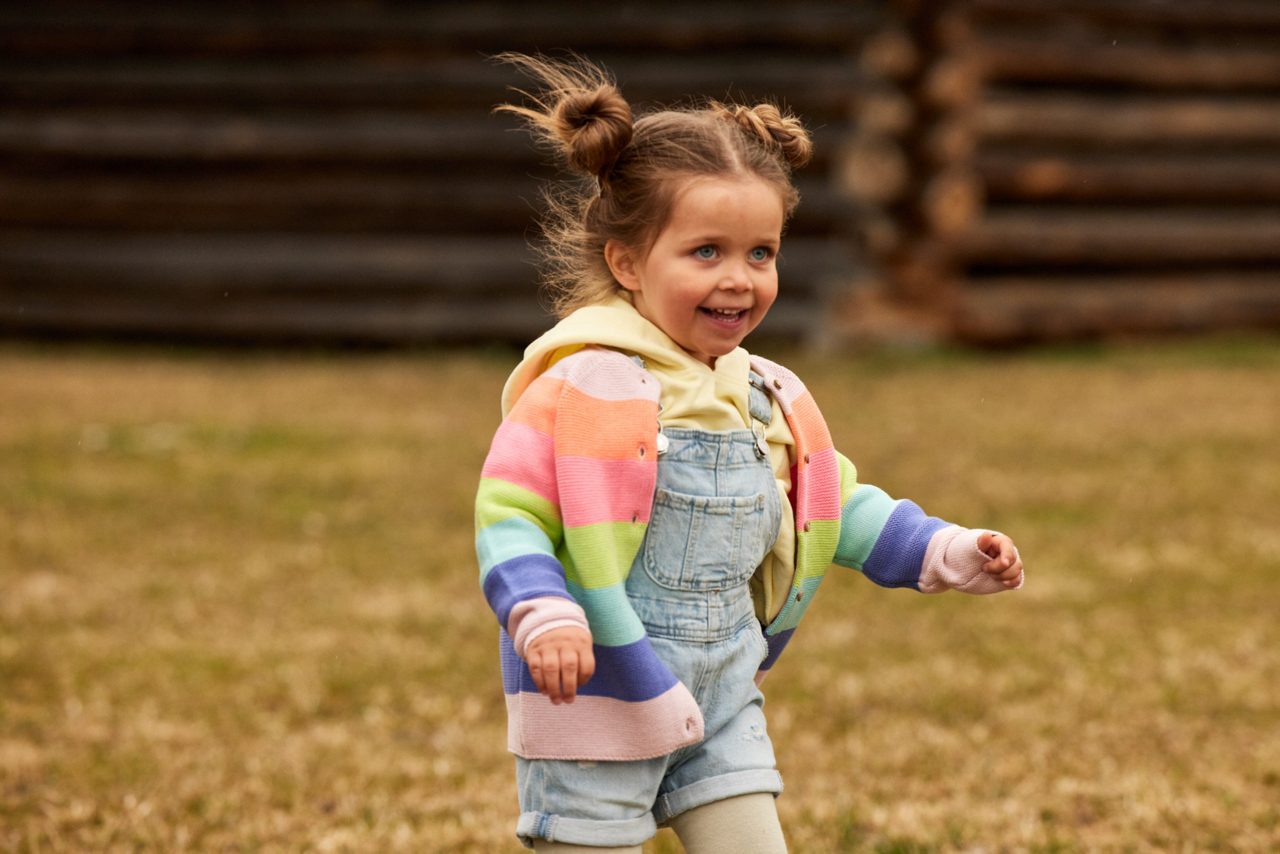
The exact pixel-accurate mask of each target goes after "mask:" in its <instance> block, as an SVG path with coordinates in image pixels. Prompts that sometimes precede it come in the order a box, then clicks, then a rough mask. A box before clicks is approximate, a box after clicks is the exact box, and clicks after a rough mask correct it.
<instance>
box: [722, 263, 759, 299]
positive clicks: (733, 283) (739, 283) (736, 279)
mask: <svg viewBox="0 0 1280 854" xmlns="http://www.w3.org/2000/svg"><path fill="white" fill-rule="evenodd" d="M720 290H722V291H733V292H735V293H736V292H740V291H749V290H751V271H750V270H749V269H748V268H747V265H746V263H745V262H737V263H732V264H729V265H728V266H727V267H725V269H724V275H723V276H721V278H720Z"/></svg>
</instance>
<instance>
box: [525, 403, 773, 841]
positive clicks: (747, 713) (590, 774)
mask: <svg viewBox="0 0 1280 854" xmlns="http://www.w3.org/2000/svg"><path fill="white" fill-rule="evenodd" d="M666 434H667V437H668V440H669V449H668V450H667V452H666V453H664V454H663V455H662V457H660V458H659V462H658V490H657V493H656V496H655V499H654V506H653V515H652V519H651V521H650V524H649V529H648V531H647V533H646V535H645V540H644V543H643V545H642V546H641V549H640V553H639V554H638V555H637V557H636V560H635V562H634V564H633V565H632V568H631V573H630V575H629V576H628V578H627V595H628V598H629V599H630V600H631V604H632V606H633V607H634V608H635V610H636V613H637V615H638V616H639V617H640V619H641V621H642V622H643V623H644V626H645V629H646V631H647V632H648V635H649V638H650V640H651V642H652V643H653V646H654V650H655V651H656V652H657V654H658V656H659V657H660V658H661V659H662V660H663V662H664V663H666V664H667V666H668V667H670V668H671V669H672V671H673V672H674V673H675V675H676V677H677V678H678V679H680V681H681V682H683V683H684V684H685V686H686V687H688V688H689V690H690V691H691V692H692V693H693V696H694V698H695V699H696V700H697V701H698V705H699V707H700V708H701V710H702V714H703V718H704V720H705V738H704V739H703V740H702V741H701V742H699V743H697V744H694V745H690V746H688V747H684V748H681V749H680V750H677V751H676V752H674V753H671V754H669V755H667V756H662V757H658V758H656V759H646V760H640V761H631V762H606V761H601V762H577V761H557V760H547V759H533V760H526V759H522V758H519V757H517V758H516V782H517V787H518V789H519V794H520V809H521V815H520V819H519V822H518V824H517V828H516V834H517V836H519V837H520V839H521V841H522V842H524V844H525V845H526V846H529V847H532V844H533V840H534V839H546V840H551V841H555V842H565V843H570V844H577V845H596V846H624V845H639V844H641V843H643V842H644V841H645V840H647V839H649V838H650V837H652V836H653V835H654V834H655V833H656V832H657V829H658V826H659V825H662V824H665V823H666V822H667V821H668V820H670V819H671V818H672V817H674V816H677V815H679V814H680V813H682V812H685V811H686V810H690V809H693V808H694V807H699V806H702V805H704V804H708V803H712V802H714V801H719V800H723V799H725V798H730V797H735V796H737V795H746V794H752V793H756V792H769V793H771V794H775V795H776V794H778V793H779V792H781V791H782V778H781V776H780V775H779V774H778V771H777V765H776V762H775V760H774V755H773V744H772V742H771V741H770V740H769V734H768V731H767V729H766V728H765V718H764V696H763V695H762V694H761V693H760V690H759V689H758V688H757V687H756V684H755V675H756V671H757V670H758V669H759V667H760V664H761V663H762V662H763V661H764V659H765V656H766V655H767V654H768V648H767V646H766V644H765V640H764V636H763V633H762V632H761V628H760V623H759V621H758V620H757V618H756V616H755V610H754V608H753V606H752V602H751V595H750V591H749V589H748V581H749V580H750V577H751V575H752V573H753V572H754V571H755V568H756V567H757V566H758V565H759V564H760V561H761V559H762V558H763V556H764V555H765V554H766V553H767V552H768V550H769V549H771V548H772V546H773V542H774V540H775V539H776V538H777V531H778V523H779V520H780V515H779V514H780V513H781V509H780V503H781V502H780V499H779V497H778V491H777V487H776V485H775V481H774V479H773V472H772V470H771V469H770V467H769V464H768V460H767V458H762V457H761V456H760V455H759V454H758V453H756V446H755V439H754V437H753V435H752V433H751V432H750V431H745V430H736V431H728V432H710V431H703V430H691V429H675V428H668V429H667V430H666Z"/></svg>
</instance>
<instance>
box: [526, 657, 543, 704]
mask: <svg viewBox="0 0 1280 854" xmlns="http://www.w3.org/2000/svg"><path fill="white" fill-rule="evenodd" d="M528 664H529V675H530V676H532V677H533V684H534V685H535V686H537V689H538V693H540V694H545V693H547V682H546V677H545V676H544V675H543V672H542V655H541V654H540V653H533V652H531V653H530V654H529V660H528Z"/></svg>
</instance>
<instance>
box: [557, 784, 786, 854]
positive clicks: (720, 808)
mask: <svg viewBox="0 0 1280 854" xmlns="http://www.w3.org/2000/svg"><path fill="white" fill-rule="evenodd" d="M671 829H672V830H674V831H675V832H676V836H679V837H680V842H681V844H682V845H684V850H685V852H686V854H726V852H733V854H786V850H787V843H786V840H785V839H783V838H782V825H781V824H779V823H778V808H777V805H776V804H775V803H774V800H773V795H771V794H769V793H768V792H756V793H755V794H751V795H739V796H738V797H736V798H727V799H726V800H723V801H715V802H714V803H710V804H706V805H704V806H700V807H696V808H695V809H691V810H689V811H688V812H684V813H681V814H680V815H678V816H676V817H675V818H673V819H671ZM533 849H534V851H536V852H538V854H574V852H577V854H641V851H642V848H641V846H639V845H632V846H628V847H623V848H594V847H591V846H588V845H566V844H564V843H563V842H545V841H542V840H538V841H536V842H534V846H533Z"/></svg>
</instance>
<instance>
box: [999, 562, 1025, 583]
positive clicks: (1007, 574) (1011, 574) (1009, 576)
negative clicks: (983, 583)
mask: <svg viewBox="0 0 1280 854" xmlns="http://www.w3.org/2000/svg"><path fill="white" fill-rule="evenodd" d="M1019 575H1022V561H1020V560H1015V561H1014V562H1013V565H1012V566H1010V567H1009V568H1008V569H1006V570H1005V571H1004V572H1002V573H1000V580H1001V581H1012V580H1014V579H1016V578H1017V577H1018V576H1019Z"/></svg>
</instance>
